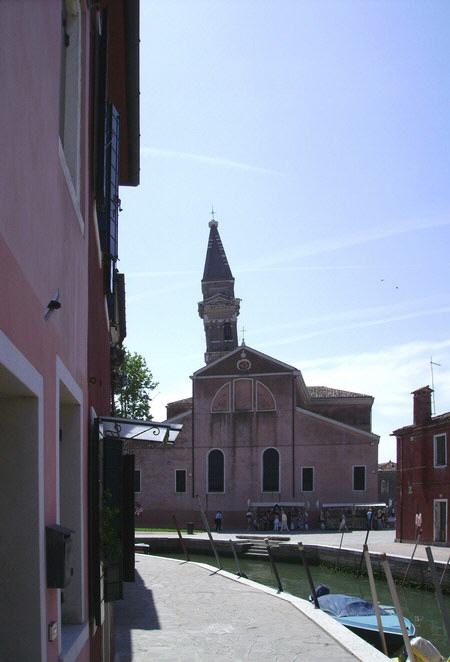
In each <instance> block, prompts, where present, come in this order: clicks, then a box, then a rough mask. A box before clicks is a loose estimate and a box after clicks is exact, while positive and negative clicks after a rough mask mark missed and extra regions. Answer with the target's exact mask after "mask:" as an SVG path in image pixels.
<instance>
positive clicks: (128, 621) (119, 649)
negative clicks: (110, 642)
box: [114, 570, 161, 662]
mask: <svg viewBox="0 0 450 662" xmlns="http://www.w3.org/2000/svg"><path fill="white" fill-rule="evenodd" d="M123 587H124V592H123V597H124V599H123V600H118V601H117V602H116V603H115V604H114V618H115V625H116V633H115V652H116V655H117V657H118V659H119V660H120V661H121V662H128V660H130V661H131V660H132V658H133V649H132V642H131V630H160V629H161V626H160V623H159V618H158V612H157V610H156V606H155V602H154V600H153V592H152V591H151V590H150V589H148V588H147V587H146V586H145V584H144V582H143V580H142V577H141V576H140V574H139V572H138V571H137V570H136V571H135V581H134V583H132V582H130V583H125V584H124V585H123Z"/></svg>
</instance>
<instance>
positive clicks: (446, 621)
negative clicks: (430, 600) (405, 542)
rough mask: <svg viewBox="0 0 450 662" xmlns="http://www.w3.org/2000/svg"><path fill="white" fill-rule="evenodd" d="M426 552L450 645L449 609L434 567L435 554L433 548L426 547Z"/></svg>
mask: <svg viewBox="0 0 450 662" xmlns="http://www.w3.org/2000/svg"><path fill="white" fill-rule="evenodd" d="M425 551H426V553H427V557H428V565H429V566H430V572H431V579H432V580H433V584H434V590H435V593H436V600H437V603H438V607H439V611H440V612H441V617H442V622H443V623H444V627H445V631H446V633H447V641H448V643H449V645H450V620H449V617H448V611H447V607H446V606H445V603H444V599H443V597H442V590H441V585H440V583H439V580H438V576H437V572H436V566H435V565H434V558H433V552H432V551H431V547H425Z"/></svg>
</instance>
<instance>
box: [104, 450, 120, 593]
mask: <svg viewBox="0 0 450 662" xmlns="http://www.w3.org/2000/svg"><path fill="white" fill-rule="evenodd" d="M122 481H123V475H122V440H121V439H117V438H115V437H106V438H105V439H104V441H103V503H102V510H103V512H102V526H101V530H102V538H103V539H102V555H103V562H104V565H105V586H104V596H105V602H111V601H113V600H119V599H122V597H123V587H122V581H123V521H122V509H123V482H122ZM110 568H111V572H109V569H110Z"/></svg>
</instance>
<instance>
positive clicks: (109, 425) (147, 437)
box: [98, 416, 183, 445]
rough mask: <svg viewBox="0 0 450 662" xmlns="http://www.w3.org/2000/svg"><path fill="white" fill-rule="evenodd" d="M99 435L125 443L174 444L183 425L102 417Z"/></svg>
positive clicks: (100, 418)
mask: <svg viewBox="0 0 450 662" xmlns="http://www.w3.org/2000/svg"><path fill="white" fill-rule="evenodd" d="M98 422H99V433H100V435H101V436H102V437H103V438H104V439H107V438H108V437H110V438H111V437H113V438H115V439H122V440H124V441H142V442H159V443H161V444H163V445H167V444H170V445H172V444H174V443H175V440H176V438H177V437H178V435H179V434H180V432H181V430H182V428H183V425H182V424H179V423H159V422H158V421H138V420H134V419H131V418H117V417H115V416H100V417H99V419H98Z"/></svg>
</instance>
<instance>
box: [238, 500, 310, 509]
mask: <svg viewBox="0 0 450 662" xmlns="http://www.w3.org/2000/svg"><path fill="white" fill-rule="evenodd" d="M274 506H280V508H281V507H282V508H304V506H305V502H304V501H250V505H249V507H250V508H273V507H274Z"/></svg>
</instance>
